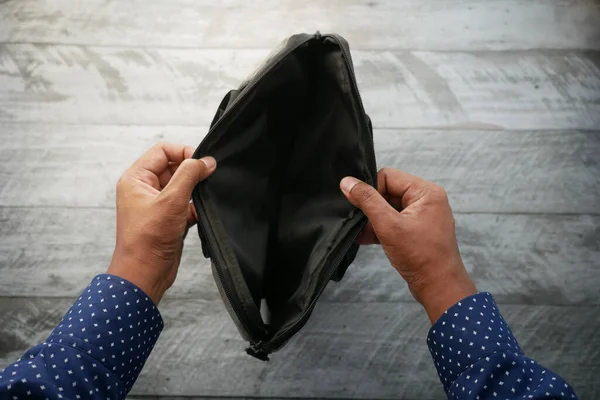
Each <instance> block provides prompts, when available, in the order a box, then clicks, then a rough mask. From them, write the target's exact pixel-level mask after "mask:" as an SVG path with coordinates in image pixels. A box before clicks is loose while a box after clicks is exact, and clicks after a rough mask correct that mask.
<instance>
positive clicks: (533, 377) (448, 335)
mask: <svg viewBox="0 0 600 400" xmlns="http://www.w3.org/2000/svg"><path fill="white" fill-rule="evenodd" d="M427 345H428V347H429V350H430V352H431V355H432V357H433V360H434V364H435V366H436V368H437V370H438V374H439V377H440V380H441V382H442V384H443V385H444V389H445V390H446V392H447V393H448V397H449V398H456V399H459V398H460V399H487V398H502V399H517V398H519V399H521V398H523V397H526V398H530V399H531V398H533V399H536V398H548V397H551V398H565V399H571V398H576V395H575V393H574V391H573V389H572V388H571V387H570V385H569V384H567V383H566V382H565V381H564V380H563V379H562V378H561V377H560V376H558V375H556V374H555V373H553V372H552V371H550V370H548V369H546V368H544V367H542V366H541V365H539V364H538V363H536V362H535V361H533V360H531V359H529V358H527V357H525V355H524V354H523V351H522V350H521V348H520V347H519V344H518V343H517V341H516V339H515V337H514V336H513V333H512V331H511V329H510V327H509V326H508V324H507V323H506V322H505V321H504V318H502V315H501V314H500V312H499V310H498V308H497V306H496V304H495V302H494V300H493V298H492V296H491V295H490V294H489V293H479V294H476V295H474V296H469V297H467V298H464V299H462V300H461V301H459V302H458V303H456V304H455V305H453V306H452V307H450V308H449V309H448V310H447V311H446V312H444V313H443V315H442V316H441V317H440V318H439V319H438V320H437V322H436V323H435V324H434V325H433V326H432V327H431V330H430V332H429V335H428V337H427Z"/></svg>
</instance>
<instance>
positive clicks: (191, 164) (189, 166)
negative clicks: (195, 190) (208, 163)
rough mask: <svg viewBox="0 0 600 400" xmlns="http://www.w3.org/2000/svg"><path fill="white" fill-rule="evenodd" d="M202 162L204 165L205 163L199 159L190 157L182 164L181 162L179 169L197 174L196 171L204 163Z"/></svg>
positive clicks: (190, 173)
mask: <svg viewBox="0 0 600 400" xmlns="http://www.w3.org/2000/svg"><path fill="white" fill-rule="evenodd" d="M200 164H202V165H204V163H202V162H199V161H198V160H194V159H191V158H188V159H187V160H183V161H182V162H181V164H179V168H178V169H181V172H183V173H184V174H187V175H195V174H196V171H197V170H198V169H199V168H201V167H202V165H200Z"/></svg>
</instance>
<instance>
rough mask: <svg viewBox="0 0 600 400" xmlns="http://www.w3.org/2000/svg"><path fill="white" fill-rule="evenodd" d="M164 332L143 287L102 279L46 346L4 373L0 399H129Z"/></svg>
mask: <svg viewBox="0 0 600 400" xmlns="http://www.w3.org/2000/svg"><path fill="white" fill-rule="evenodd" d="M162 328H163V321H162V318H161V316H160V313H159V312H158V309H157V308H156V306H155V305H154V303H153V302H152V300H150V299H149V298H148V296H146V294H145V293H144V292H143V291H142V290H141V289H139V288H138V287H137V286H135V285H134V284H132V283H131V282H128V281H126V280H125V279H122V278H119V277H117V276H114V275H108V274H103V275H98V276H96V277H95V278H94V279H93V280H92V282H91V283H90V285H89V286H88V287H87V288H86V289H85V290H84V291H83V293H82V294H81V296H80V297H79V298H78V299H77V301H76V302H75V303H74V304H73V306H72V307H71V309H70V310H69V311H68V312H67V313H66V314H65V316H64V317H63V319H62V320H61V322H60V323H59V324H58V326H57V327H56V328H55V329H54V331H52V333H51V334H50V336H49V337H48V339H47V340H46V341H45V342H44V343H42V344H40V345H38V346H36V347H34V348H32V349H30V350H29V351H27V352H26V353H25V355H24V356H23V357H21V358H20V359H19V360H18V361H17V362H15V363H14V364H12V365H9V366H8V367H7V368H6V369H5V370H3V371H1V372H0V398H3V399H4V398H7V399H11V398H12V399H26V398H58V399H62V398H64V399H103V400H106V399H124V398H125V396H126V395H127V393H128V392H129V390H130V389H131V387H132V386H133V384H134V382H135V380H136V379H137V377H138V375H139V373H140V371H141V370H142V367H143V366H144V363H145V362H146V359H147V358H148V356H149V355H150V352H151V351H152V348H153V347H154V344H155V343H156V340H157V339H158V336H159V335H160V332H161V331H162Z"/></svg>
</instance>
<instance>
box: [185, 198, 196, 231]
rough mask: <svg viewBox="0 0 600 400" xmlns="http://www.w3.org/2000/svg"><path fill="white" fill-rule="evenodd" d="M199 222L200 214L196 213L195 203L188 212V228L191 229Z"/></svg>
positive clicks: (191, 204)
mask: <svg viewBox="0 0 600 400" xmlns="http://www.w3.org/2000/svg"><path fill="white" fill-rule="evenodd" d="M196 222H198V214H197V213H196V207H194V203H192V202H190V209H189V211H188V218H187V226H188V228H191V227H192V226H194V225H195V224H196Z"/></svg>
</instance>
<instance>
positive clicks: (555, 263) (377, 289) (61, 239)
mask: <svg viewBox="0 0 600 400" xmlns="http://www.w3.org/2000/svg"><path fill="white" fill-rule="evenodd" d="M114 220H115V217H114V211H113V210H108V209H78V208H0V238H1V240H0V274H1V275H2V276H3V279H2V280H0V295H3V296H53V297H56V296H58V297H61V296H67V295H69V296H75V295H76V294H78V293H79V291H80V290H81V289H82V288H83V287H85V285H87V284H88V282H89V281H90V280H91V278H92V277H93V276H94V275H95V274H97V273H102V272H104V271H105V270H106V268H107V267H108V264H109V262H110V257H111V255H112V250H113V247H114V235H115V233H114V232H115V225H114V224H115V222H114ZM456 221H457V234H458V240H459V243H460V245H461V251H462V254H463V258H464V261H465V264H466V266H467V269H468V270H469V271H470V273H471V275H472V276H473V278H474V280H475V282H476V283H477V285H478V287H479V289H480V290H489V291H491V292H492V293H493V294H494V295H495V296H497V298H498V299H499V300H501V301H503V302H510V303H515V302H516V303H525V304H557V305H559V304H560V305H575V304H580V305H589V304H595V305H600V293H599V292H598V282H600V264H599V261H600V234H599V232H600V216H589V215H577V216H569V215H554V216H548V215H507V214H458V215H456ZM181 265H182V266H181V269H180V271H179V275H178V280H177V282H176V283H175V285H174V287H173V288H172V289H171V290H170V291H169V292H168V293H167V296H169V297H172V298H192V299H204V300H215V299H219V295H218V292H217V289H216V287H215V284H214V281H213V278H212V274H211V270H210V265H209V263H208V261H207V260H205V259H204V257H203V256H202V253H201V250H200V243H199V239H198V237H197V234H196V232H195V231H191V232H190V234H189V235H188V238H187V241H186V248H185V250H184V257H183V260H182V264H181ZM323 296H324V297H323V298H324V299H325V300H328V301H342V302H344V301H352V302H374V301H380V302H397V301H406V300H410V299H411V298H412V297H411V295H410V293H409V291H408V289H407V288H406V286H405V284H404V283H403V282H402V279H401V278H400V276H399V275H398V274H397V273H396V272H395V271H394V270H393V269H392V267H391V266H390V265H389V262H388V261H387V259H386V258H385V256H384V254H383V253H382V251H381V249H380V248H379V247H378V246H373V247H365V248H363V249H362V250H361V251H360V252H359V255H358V258H357V260H356V261H355V263H354V264H353V265H352V266H351V267H350V269H349V270H348V272H347V274H346V276H345V278H344V280H343V281H342V282H341V283H331V284H330V285H329V286H328V288H327V290H326V291H325V293H324V294H323Z"/></svg>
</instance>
